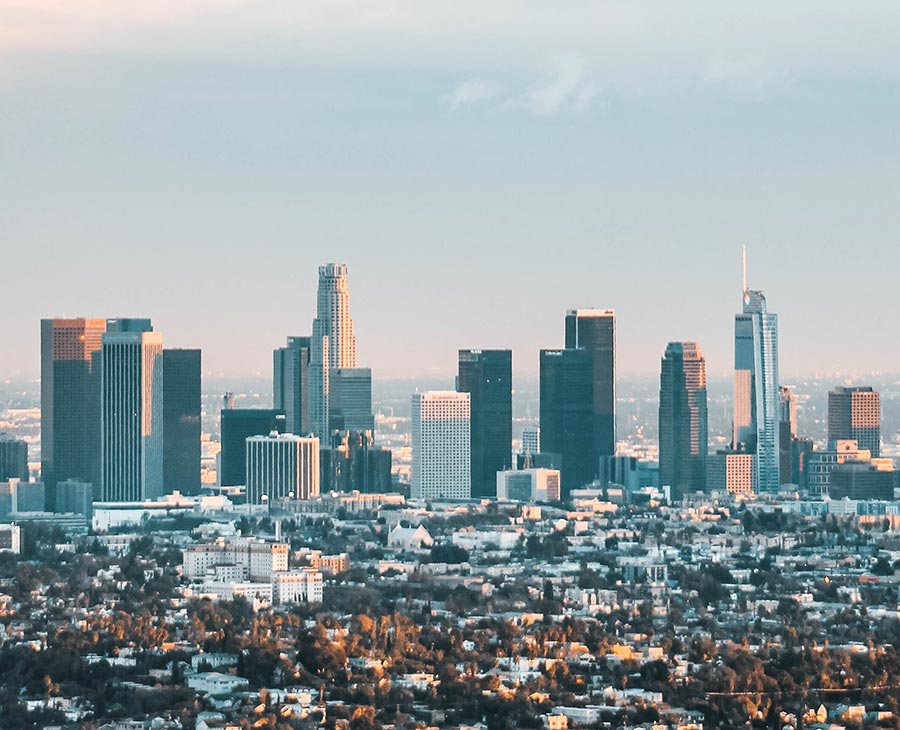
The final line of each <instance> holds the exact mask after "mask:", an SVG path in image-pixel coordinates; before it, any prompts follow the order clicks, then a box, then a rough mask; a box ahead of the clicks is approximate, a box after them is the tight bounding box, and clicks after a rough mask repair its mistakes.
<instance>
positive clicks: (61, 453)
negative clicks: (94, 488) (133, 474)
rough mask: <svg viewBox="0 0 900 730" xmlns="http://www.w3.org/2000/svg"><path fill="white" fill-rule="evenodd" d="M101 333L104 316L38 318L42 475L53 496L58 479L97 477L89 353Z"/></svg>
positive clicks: (95, 395)
mask: <svg viewBox="0 0 900 730" xmlns="http://www.w3.org/2000/svg"><path fill="white" fill-rule="evenodd" d="M104 332H106V320H105V319H85V318H83V317H80V318H78V319H42V320H41V479H42V480H43V482H44V483H45V484H46V485H47V487H48V489H49V491H50V493H51V494H52V491H53V487H54V485H55V484H56V483H57V482H58V481H64V480H66V479H81V480H84V481H90V482H95V480H96V478H97V470H98V459H99V455H100V381H99V372H98V371H99V362H96V359H94V360H92V357H93V356H94V355H96V354H97V353H99V351H100V345H101V338H102V337H103V333H104ZM50 506H51V507H52V506H53V505H52V504H51V505H50Z"/></svg>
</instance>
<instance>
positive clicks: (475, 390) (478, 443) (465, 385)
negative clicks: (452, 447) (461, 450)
mask: <svg viewBox="0 0 900 730" xmlns="http://www.w3.org/2000/svg"><path fill="white" fill-rule="evenodd" d="M456 390H457V391H458V392H460V393H468V394H469V395H470V396H471V413H472V425H471V450H470V454H471V462H472V496H473V497H496V496H497V472H499V471H506V470H507V469H509V468H510V466H511V465H512V351H511V350H460V351H459V374H458V376H457V378H456Z"/></svg>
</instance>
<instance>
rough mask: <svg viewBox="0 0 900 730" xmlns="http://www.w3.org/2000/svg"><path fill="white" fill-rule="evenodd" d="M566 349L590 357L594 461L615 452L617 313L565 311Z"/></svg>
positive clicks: (592, 310) (588, 310)
mask: <svg viewBox="0 0 900 730" xmlns="http://www.w3.org/2000/svg"><path fill="white" fill-rule="evenodd" d="M566 349H567V350H574V349H578V350H588V351H589V352H590V353H591V355H592V357H593V375H592V381H593V383H592V393H591V411H592V413H593V421H594V422H593V433H592V437H591V438H592V444H593V447H592V450H593V456H594V462H595V463H599V459H600V457H601V456H612V455H613V454H615V453H616V313H615V311H614V310H612V309H571V310H569V311H568V312H567V313H566Z"/></svg>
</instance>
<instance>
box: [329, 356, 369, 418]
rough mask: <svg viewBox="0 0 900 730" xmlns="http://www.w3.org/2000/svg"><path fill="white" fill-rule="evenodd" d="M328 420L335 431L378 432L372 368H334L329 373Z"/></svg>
mask: <svg viewBox="0 0 900 730" xmlns="http://www.w3.org/2000/svg"><path fill="white" fill-rule="evenodd" d="M328 387H329V391H330V392H329V395H328V403H329V405H328V420H329V429H330V430H331V431H344V432H349V431H359V432H365V431H369V432H371V431H374V430H375V416H374V415H372V371H371V370H370V369H369V368H334V369H333V370H332V371H331V373H330V374H329V376H328Z"/></svg>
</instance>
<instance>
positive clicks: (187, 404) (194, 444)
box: [162, 349, 201, 495]
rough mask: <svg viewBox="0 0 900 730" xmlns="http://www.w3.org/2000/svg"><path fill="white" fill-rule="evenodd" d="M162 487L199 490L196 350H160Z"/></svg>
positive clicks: (190, 492)
mask: <svg viewBox="0 0 900 730" xmlns="http://www.w3.org/2000/svg"><path fill="white" fill-rule="evenodd" d="M162 359H163V373H164V374H165V377H164V378H163V489H164V490H165V492H166V494H170V493H172V492H174V491H178V492H181V493H182V494H190V495H194V494H200V439H201V429H200V390H201V389H200V379H201V367H200V350H185V349H165V350H163V358H162Z"/></svg>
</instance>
